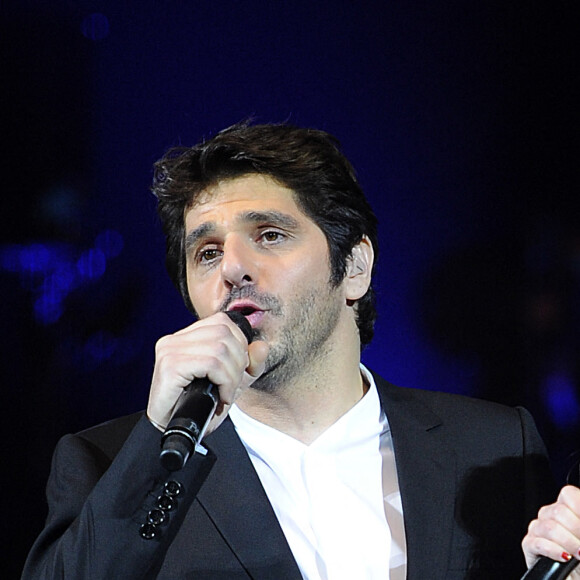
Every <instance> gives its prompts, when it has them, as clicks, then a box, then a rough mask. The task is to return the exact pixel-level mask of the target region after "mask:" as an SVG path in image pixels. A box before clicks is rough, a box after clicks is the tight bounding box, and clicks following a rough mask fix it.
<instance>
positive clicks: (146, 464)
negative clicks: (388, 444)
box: [23, 377, 552, 580]
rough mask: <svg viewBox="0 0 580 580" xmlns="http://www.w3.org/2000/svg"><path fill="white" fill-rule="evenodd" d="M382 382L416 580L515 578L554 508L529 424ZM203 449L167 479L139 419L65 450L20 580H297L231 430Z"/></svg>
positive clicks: (88, 435) (505, 411) (156, 437)
mask: <svg viewBox="0 0 580 580" xmlns="http://www.w3.org/2000/svg"><path fill="white" fill-rule="evenodd" d="M375 378H376V381H377V387H378V389H379V395H380V398H381V403H382V405H383V408H384V409H385V411H386V413H387V417H388V420H389V424H390V427H391V431H392V435H393V444H394V448H395V457H396V463H397V473H398V477H399V485H400V489H401V496H402V501H403V511H404V518H405V534H406V540H407V555H408V572H407V577H408V579H409V580H425V579H429V580H459V579H462V580H465V579H470V580H474V579H479V578H482V579H483V578H485V579H486V580H490V579H494V578H497V579H498V580H500V579H501V580H509V579H510V578H514V579H516V580H517V578H519V577H520V576H521V574H522V573H523V571H524V570H525V567H524V562H523V557H522V555H521V550H520V541H521V538H522V537H523V535H524V534H525V530H526V526H527V523H528V522H529V520H531V519H532V518H533V517H534V516H535V514H536V512H537V510H538V507H539V506H540V505H541V504H542V503H545V502H546V501H548V500H551V499H552V489H551V484H550V476H549V469H548V465H547V460H546V456H545V450H544V446H543V444H542V442H541V440H540V437H539V435H538V434H537V431H536V429H535V426H534V424H533V421H532V419H531V417H530V416H529V414H528V413H527V412H526V411H525V410H523V409H520V408H518V409H512V408H508V407H504V406H500V405H496V404H493V403H488V402H483V401H478V400H474V399H469V398H466V397H460V396H457V395H449V394H444V393H435V392H430V391H422V390H415V389H404V388H399V387H395V386H393V385H390V384H389V383H387V382H385V381H383V380H382V379H381V378H380V377H375ZM205 443H206V445H207V447H208V448H209V449H210V452H209V453H208V455H207V456H202V455H199V454H196V455H195V456H194V457H193V458H192V459H190V461H189V462H188V463H187V465H186V466H185V468H184V469H183V470H181V471H180V472H178V473H176V474H170V473H168V472H167V471H165V470H164V469H163V468H162V467H161V466H160V463H159V445H160V433H159V432H158V431H157V430H156V429H155V428H154V427H152V426H151V424H150V423H149V422H148V421H147V419H146V418H145V417H144V416H143V415H142V414H136V415H132V416H129V417H125V418H121V419H117V420H114V421H111V422H108V423H105V424H103V425H100V426H97V427H94V428H92V429H89V430H87V431H84V432H82V433H79V434H77V435H69V436H66V437H65V438H63V439H62V440H61V442H59V445H58V446H57V449H56V451H55V454H54V459H53V466H52V471H51V475H50V478H49V482H48V485H47V498H48V504H49V514H48V518H47V523H46V527H45V529H44V531H43V532H42V534H41V535H40V536H39V538H38V540H37V541H36V543H35V545H34V547H33V549H32V551H31V553H30V555H29V558H28V561H27V564H26V567H25V570H24V574H23V578H25V579H32V578H34V579H37V578H67V579H68V578H79V579H81V578H83V579H88V578H90V579H100V578H103V579H105V578H106V579H109V578H123V579H130V578H161V579H177V578H179V579H187V578H191V579H212V580H220V579H224V580H225V579H227V580H236V579H246V580H247V579H249V578H252V579H256V580H258V579H261V580H285V579H288V580H300V578H301V575H300V572H299V570H298V567H297V565H296V562H295V560H294V558H293V556H292V553H291V551H290V549H289V547H288V544H287V542H286V539H285V537H284V534H283V532H282V530H281V528H280V526H279V524H278V521H277V519H276V516H275V514H274V512H273V510H272V507H271V505H270V503H269V501H268V499H267V496H266V494H265V492H264V490H263V488H262V486H261V483H260V481H259V478H258V476H257V474H256V472H255V470H254V468H253V466H252V463H251V461H250V459H249V457H248V455H247V453H246V451H245V449H244V447H243V445H242V443H241V441H240V440H239V438H238V436H237V435H236V432H235V429H234V427H233V424H232V423H231V421H230V420H229V419H227V420H226V421H225V422H224V424H223V425H222V426H221V427H220V428H219V429H218V430H217V431H216V432H214V433H212V434H211V435H209V436H208V437H207V439H206V440H205ZM172 480H177V481H179V483H180V484H181V485H182V488H183V492H182V493H181V494H180V495H179V496H178V497H177V499H176V500H175V502H174V503H175V504H176V505H175V506H174V507H173V509H172V510H171V511H165V514H166V516H167V518H166V521H165V522H164V523H162V524H160V525H159V526H157V532H158V535H157V536H156V537H155V538H153V539H144V538H142V537H141V536H140V528H141V526H142V524H143V523H145V522H146V521H147V518H148V514H149V512H150V511H151V510H152V509H155V505H156V502H157V498H158V497H159V496H162V495H163V493H164V492H163V489H164V484H165V483H166V482H168V481H172ZM333 580H334V579H333Z"/></svg>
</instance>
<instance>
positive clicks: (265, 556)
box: [198, 418, 302, 580]
mask: <svg viewBox="0 0 580 580" xmlns="http://www.w3.org/2000/svg"><path fill="white" fill-rule="evenodd" d="M206 442H207V444H208V447H210V448H211V449H212V451H213V452H214V453H215V454H216V455H217V457H218V459H217V461H216V463H215V465H214V467H213V469H212V471H211V473H210V474H209V476H208V478H207V480H206V482H205V484H204V486H203V487H202V489H201V490H200V492H199V494H198V500H199V502H200V504H201V505H202V506H203V508H204V509H205V510H206V512H207V514H208V516H209V517H210V518H211V519H212V521H213V522H214V524H215V526H216V527H217V529H218V530H219V531H220V534H221V535H222V537H223V538H224V540H225V542H226V543H227V544H228V545H229V547H230V548H231V550H232V551H233V552H234V554H235V555H236V557H237V558H238V560H239V561H240V564H241V565H242V566H243V568H244V569H245V570H246V571H247V573H248V576H249V577H250V578H253V579H255V580H260V579H261V580H271V579H272V578H277V579H280V580H300V579H301V578H302V576H301V574H300V571H299V569H298V565H297V564H296V561H295V560H294V557H293V556H292V552H291V551H290V547H289V546H288V543H287V541H286V538H285V536H284V533H283V532H282V528H281V527H280V524H279V523H278V520H277V518H276V515H275V513H274V511H273V509H272V506H271V505H270V502H269V501H268V497H267V496H266V493H265V491H264V488H263V487H262V484H261V482H260V479H259V477H258V475H257V473H256V471H255V469H254V466H253V465H252V462H251V460H250V458H249V456H248V454H247V452H246V449H245V448H244V446H243V444H242V442H241V441H240V439H239V437H238V436H237V434H236V432H235V429H234V426H233V423H232V422H231V421H230V419H229V418H228V419H226V421H225V422H224V424H223V425H222V426H221V427H220V428H219V429H217V430H216V431H215V432H214V433H212V434H211V435H209V436H208V437H207V439H206Z"/></svg>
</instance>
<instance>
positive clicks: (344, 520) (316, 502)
mask: <svg viewBox="0 0 580 580" xmlns="http://www.w3.org/2000/svg"><path fill="white" fill-rule="evenodd" d="M361 372H362V373H363V374H364V376H365V378H366V380H367V382H368V383H369V390H368V391H367V393H366V394H365V396H364V397H363V398H362V399H361V400H360V401H359V402H358V403H357V404H356V405H355V406H354V407H352V408H351V409H350V410H349V411H348V412H347V413H346V414H345V415H343V416H342V417H340V418H339V419H338V420H337V421H336V422H335V423H334V424H333V425H331V426H330V427H329V428H328V429H327V430H326V431H324V432H323V433H322V434H321V435H320V436H319V437H318V438H317V439H316V440H315V441H314V442H312V443H311V444H310V445H305V444H304V443H302V442H300V441H298V440H297V439H294V438H293V437H290V436H289V435H286V434H285V433H282V432H281V431H278V430H276V429H274V428H272V427H269V426H267V425H265V424H263V423H261V422H259V421H256V420H255V419H253V418H252V417H250V416H249V415H247V414H246V413H244V412H243V411H242V410H241V409H239V407H237V406H236V405H234V406H232V408H231V409H230V417H231V419H232V421H233V423H234V425H235V428H236V431H237V433H238V435H239V436H240V438H241V440H242V442H243V444H244V446H245V447H246V449H247V451H248V453H249V455H250V458H251V460H252V463H253V464H254V467H255V469H256V471H257V473H258V476H259V477H260V480H261V482H262V485H263V487H264V489H265V491H266V494H267V496H268V499H269V500H270V503H271V504H272V506H273V508H274V512H275V513H276V516H277V518H278V521H279V522H280V526H281V527H282V530H283V532H284V534H285V536H286V540H287V541H288V544H289V546H290V549H291V550H292V553H293V555H294V558H295V559H296V562H297V563H298V566H299V568H300V571H301V572H302V576H303V578H305V579H307V580H340V579H342V578H345V579H347V578H348V579H349V580H352V579H353V578H357V579H359V578H361V579H365V580H385V579H389V578H390V579H391V580H398V579H399V578H401V579H404V578H405V573H406V549H405V539H404V528H403V519H402V506H401V497H400V493H399V487H398V482H397V474H396V468H395V461H394V454H393V446H392V440H391V435H390V430H389V425H388V422H387V418H386V415H385V413H384V412H383V411H382V409H381V405H380V401H379V396H378V393H377V389H376V385H375V384H374V380H373V378H372V375H371V374H370V373H369V372H368V371H367V369H365V368H364V367H363V366H362V365H361ZM387 522H388V523H387ZM389 574H390V575H389Z"/></svg>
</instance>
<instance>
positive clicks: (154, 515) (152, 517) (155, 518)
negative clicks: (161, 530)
mask: <svg viewBox="0 0 580 580" xmlns="http://www.w3.org/2000/svg"><path fill="white" fill-rule="evenodd" d="M147 521H148V522H149V523H150V524H153V525H154V526H159V525H161V524H162V523H163V522H164V521H165V512H164V511H163V510H160V509H153V510H151V511H150V512H149V513H148V514H147Z"/></svg>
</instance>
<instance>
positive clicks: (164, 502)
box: [157, 495, 175, 512]
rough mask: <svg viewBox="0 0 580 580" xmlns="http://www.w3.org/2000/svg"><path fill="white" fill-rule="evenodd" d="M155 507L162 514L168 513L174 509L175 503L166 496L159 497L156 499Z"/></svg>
mask: <svg viewBox="0 0 580 580" xmlns="http://www.w3.org/2000/svg"><path fill="white" fill-rule="evenodd" d="M157 507H158V508H159V509H161V510H163V511H164V512H170V511H171V510H172V509H174V508H175V501H174V500H173V499H172V498H170V497H169V496H168V495H160V496H159V497H158V498H157Z"/></svg>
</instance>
